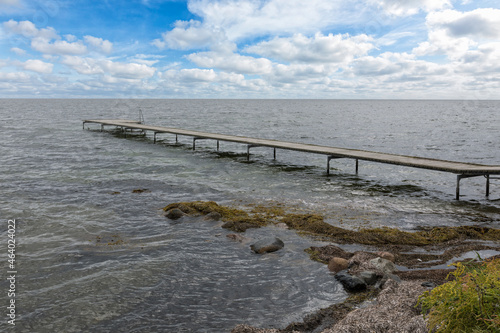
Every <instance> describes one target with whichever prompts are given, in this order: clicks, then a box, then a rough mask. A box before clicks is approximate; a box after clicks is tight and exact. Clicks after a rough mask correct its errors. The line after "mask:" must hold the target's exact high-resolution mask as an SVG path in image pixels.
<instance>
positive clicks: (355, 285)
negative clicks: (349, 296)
mask: <svg viewBox="0 0 500 333" xmlns="http://www.w3.org/2000/svg"><path fill="white" fill-rule="evenodd" d="M335 278H336V279H337V281H339V282H340V283H341V284H342V286H343V287H344V289H345V290H347V291H351V292H355V291H363V290H365V289H366V283H365V281H363V279H361V278H359V277H357V276H354V275H351V274H349V273H347V271H341V272H338V273H337V274H335Z"/></svg>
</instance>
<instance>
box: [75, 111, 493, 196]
mask: <svg viewBox="0 0 500 333" xmlns="http://www.w3.org/2000/svg"><path fill="white" fill-rule="evenodd" d="M87 123H95V124H100V125H101V130H103V129H104V127H105V126H115V127H118V128H121V129H122V130H140V131H143V132H147V131H150V132H153V133H154V142H155V143H156V135H157V134H159V133H169V134H175V135H176V136H178V135H182V136H189V137H192V138H193V149H195V148H196V141H197V140H201V139H210V140H216V141H217V150H219V141H226V142H236V143H241V144H245V145H247V158H248V159H249V158H250V148H253V147H270V148H273V149H274V158H275V159H276V149H283V150H294V151H300V152H305V153H313V154H321V155H326V156H327V174H329V173H330V161H331V160H332V159H337V158H349V159H353V160H355V161H356V173H357V172H358V161H359V160H362V161H370V162H378V163H384V164H393V165H399V166H406V167H412V168H419V169H427V170H434V171H442V172H448V173H453V174H456V175H457V183H456V199H457V200H459V198H460V180H461V179H463V178H469V177H478V176H484V177H485V178H486V196H489V192H490V178H493V177H491V175H500V165H482V164H474V163H465V162H454V161H447V160H440V159H433V158H425V157H417V156H405V155H397V154H389V153H381V152H374V151H367V150H360V149H349V148H339V147H330V146H321V145H313V144H305V143H296V142H287V141H279V140H270V139H259V138H251V137H244V136H236V135H226V134H217V133H208V132H201V131H192V130H185V129H179V128H171V127H163V126H151V125H145V124H143V123H141V122H140V121H133V120H125V119H90V120H84V121H83V128H85V124H87Z"/></svg>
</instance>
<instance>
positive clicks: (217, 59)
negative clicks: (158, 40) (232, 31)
mask: <svg viewBox="0 0 500 333" xmlns="http://www.w3.org/2000/svg"><path fill="white" fill-rule="evenodd" d="M187 59H189V60H191V61H192V62H194V63H195V64H196V65H198V66H200V67H204V68H218V69H222V70H225V71H229V72H235V73H241V74H266V73H269V72H270V71H271V69H272V63H271V61H270V60H268V59H264V58H258V59H257V58H253V57H249V56H242V55H239V54H227V53H217V52H200V53H194V54H190V55H189V56H187Z"/></svg>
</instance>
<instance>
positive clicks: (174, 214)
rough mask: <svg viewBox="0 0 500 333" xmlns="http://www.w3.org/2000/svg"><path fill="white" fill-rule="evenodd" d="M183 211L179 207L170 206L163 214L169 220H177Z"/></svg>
mask: <svg viewBox="0 0 500 333" xmlns="http://www.w3.org/2000/svg"><path fill="white" fill-rule="evenodd" d="M184 215H185V213H184V212H183V211H182V210H180V209H179V208H172V209H170V210H167V211H166V212H165V216H166V217H167V218H169V219H171V220H177V219H180V218H181V217H183V216H184Z"/></svg>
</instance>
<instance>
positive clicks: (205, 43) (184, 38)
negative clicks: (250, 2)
mask: <svg viewBox="0 0 500 333" xmlns="http://www.w3.org/2000/svg"><path fill="white" fill-rule="evenodd" d="M162 38H163V40H159V39H156V40H154V41H153V44H154V45H156V46H157V47H158V48H160V49H163V48H165V47H169V48H171V49H176V50H188V49H202V48H208V47H209V46H211V45H212V44H216V43H217V42H218V41H220V40H225V39H226V38H225V36H224V33H223V32H221V31H220V30H219V31H216V30H213V29H210V28H208V27H206V26H203V25H202V24H201V22H199V21H194V20H191V21H189V22H186V21H177V22H176V23H175V28H174V29H172V30H171V31H167V32H165V33H163V34H162Z"/></svg>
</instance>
